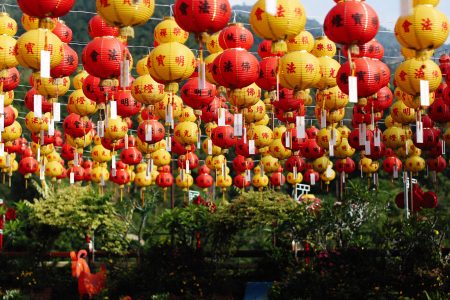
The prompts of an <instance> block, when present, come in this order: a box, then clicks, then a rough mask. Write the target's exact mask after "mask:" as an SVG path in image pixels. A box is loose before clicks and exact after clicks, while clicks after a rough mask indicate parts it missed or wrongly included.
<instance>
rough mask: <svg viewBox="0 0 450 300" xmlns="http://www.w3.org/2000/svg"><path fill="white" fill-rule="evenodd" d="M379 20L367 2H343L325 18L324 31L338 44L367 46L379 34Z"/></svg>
mask: <svg viewBox="0 0 450 300" xmlns="http://www.w3.org/2000/svg"><path fill="white" fill-rule="evenodd" d="M379 26H380V24H379V19H378V15H377V13H376V12H375V10H374V9H373V8H372V7H371V6H370V5H368V4H367V3H366V2H365V1H356V0H351V1H341V2H339V3H337V4H336V5H335V6H334V7H333V8H332V9H331V10H330V11H329V12H328V14H327V16H326V17H325V21H324V24H323V29H324V32H325V34H326V35H327V36H328V38H329V39H330V40H332V41H333V42H335V43H337V44H344V45H351V44H365V43H367V42H369V41H370V40H372V39H373V38H374V37H375V35H376V34H377V32H378V28H379Z"/></svg>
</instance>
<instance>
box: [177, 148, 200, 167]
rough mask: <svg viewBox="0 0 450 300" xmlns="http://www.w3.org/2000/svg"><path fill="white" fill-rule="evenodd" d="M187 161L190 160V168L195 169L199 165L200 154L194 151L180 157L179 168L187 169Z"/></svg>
mask: <svg viewBox="0 0 450 300" xmlns="http://www.w3.org/2000/svg"><path fill="white" fill-rule="evenodd" d="M186 161H189V170H193V169H195V168H197V166H198V156H197V154H195V153H194V152H188V153H186V154H183V155H180V156H179V157H178V161H177V164H178V168H181V169H186V166H187V164H186Z"/></svg>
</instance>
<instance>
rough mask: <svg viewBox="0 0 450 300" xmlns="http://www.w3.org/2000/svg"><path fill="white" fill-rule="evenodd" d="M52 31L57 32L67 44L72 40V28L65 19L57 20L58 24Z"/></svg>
mask: <svg viewBox="0 0 450 300" xmlns="http://www.w3.org/2000/svg"><path fill="white" fill-rule="evenodd" d="M52 32H53V33H54V34H56V36H57V37H58V38H59V39H60V40H61V42H63V43H66V44H67V43H70V42H71V41H72V35H73V33H72V29H70V27H69V26H67V25H66V23H65V22H64V21H63V20H58V21H57V22H56V26H55V28H53V30H52Z"/></svg>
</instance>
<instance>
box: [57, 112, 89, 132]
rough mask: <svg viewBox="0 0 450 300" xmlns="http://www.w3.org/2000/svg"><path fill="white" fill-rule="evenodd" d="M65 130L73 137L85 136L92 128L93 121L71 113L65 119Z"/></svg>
mask: <svg viewBox="0 0 450 300" xmlns="http://www.w3.org/2000/svg"><path fill="white" fill-rule="evenodd" d="M63 128H64V132H65V133H67V134H68V135H70V136H72V137H75V138H77V137H82V136H85V135H86V134H87V133H89V131H91V129H92V123H91V122H90V121H89V120H88V119H84V118H82V117H80V116H79V115H77V114H74V113H71V114H70V115H68V116H67V117H66V118H65V119H64V123H63Z"/></svg>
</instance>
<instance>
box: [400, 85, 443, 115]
mask: <svg viewBox="0 0 450 300" xmlns="http://www.w3.org/2000/svg"><path fill="white" fill-rule="evenodd" d="M394 95H395V98H396V99H397V100H401V101H402V102H403V103H404V104H405V105H406V106H407V107H409V108H412V109H414V110H418V109H420V108H421V107H422V105H421V100H420V95H410V94H408V93H405V92H404V91H402V90H401V89H400V88H399V87H398V88H396V89H395V91H394ZM429 97H430V105H432V104H433V103H434V100H435V93H430V95H429Z"/></svg>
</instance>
